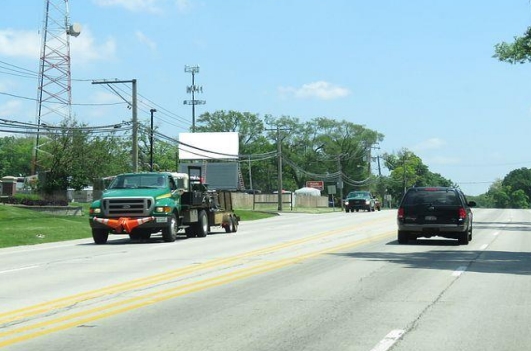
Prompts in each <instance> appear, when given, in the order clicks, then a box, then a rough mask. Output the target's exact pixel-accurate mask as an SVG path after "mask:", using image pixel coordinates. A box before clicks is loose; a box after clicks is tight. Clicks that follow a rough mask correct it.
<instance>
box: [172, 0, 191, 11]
mask: <svg viewBox="0 0 531 351" xmlns="http://www.w3.org/2000/svg"><path fill="white" fill-rule="evenodd" d="M175 5H176V6H177V9H178V10H179V12H181V13H184V12H188V11H189V10H190V9H191V8H192V3H191V2H190V0H175Z"/></svg>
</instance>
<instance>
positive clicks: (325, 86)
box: [278, 81, 350, 100]
mask: <svg viewBox="0 0 531 351" xmlns="http://www.w3.org/2000/svg"><path fill="white" fill-rule="evenodd" d="M278 91H279V93H280V94H281V96H283V97H292V96H293V97H295V98H298V99H312V98H317V99H320V100H333V99H339V98H343V97H345V96H348V95H350V91H349V90H348V89H346V88H343V87H340V86H337V85H334V84H332V83H329V82H325V81H318V82H313V83H309V84H303V86H302V87H300V88H294V87H279V88H278Z"/></svg>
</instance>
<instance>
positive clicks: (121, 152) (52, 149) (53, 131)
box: [38, 118, 131, 195]
mask: <svg viewBox="0 0 531 351" xmlns="http://www.w3.org/2000/svg"><path fill="white" fill-rule="evenodd" d="M124 140H125V138H124V139H122V138H120V137H118V136H115V135H113V134H112V133H111V134H109V135H107V136H101V135H95V130H92V129H91V128H89V127H88V126H87V125H85V124H80V123H79V122H77V121H76V120H75V119H74V118H66V119H64V120H63V121H62V122H61V123H60V125H58V126H54V127H52V126H48V127H46V128H45V129H44V130H43V135H42V138H41V142H40V143H39V144H40V146H39V163H38V170H39V171H40V172H42V173H44V174H45V175H46V178H45V182H44V183H43V184H42V185H41V190H42V191H43V192H44V193H45V194H47V195H52V194H57V193H60V192H63V191H65V190H66V189H68V188H74V189H75V190H79V189H82V188H83V187H86V186H88V185H90V184H92V183H93V181H94V179H96V178H100V177H103V176H108V175H114V174H118V173H121V172H124V171H126V170H130V169H131V164H130V161H129V160H130V159H131V157H130V152H129V151H128V150H130V149H129V148H127V147H125V146H124V145H126V143H125V142H124Z"/></svg>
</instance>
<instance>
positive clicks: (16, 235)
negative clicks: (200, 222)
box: [0, 204, 275, 248]
mask: <svg viewBox="0 0 531 351" xmlns="http://www.w3.org/2000/svg"><path fill="white" fill-rule="evenodd" d="M73 205H75V206H83V215H82V216H61V215H51V214H45V213H40V212H37V211H32V210H29V209H23V208H17V207H13V206H9V205H2V204H0V248H3V247H11V246H22V245H36V244H42V243H50V242H56V241H65V240H74V239H84V238H91V237H92V232H91V230H90V226H89V222H88V216H87V213H88V205H87V206H84V205H85V204H73ZM235 213H236V214H237V215H238V216H240V221H252V220H257V219H262V218H267V217H271V216H274V215H275V214H274V213H266V212H258V211H252V210H235Z"/></svg>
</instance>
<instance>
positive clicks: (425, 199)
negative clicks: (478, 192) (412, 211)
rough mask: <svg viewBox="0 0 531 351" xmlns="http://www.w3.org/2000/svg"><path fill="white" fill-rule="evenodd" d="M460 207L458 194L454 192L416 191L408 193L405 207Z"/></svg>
mask: <svg viewBox="0 0 531 351" xmlns="http://www.w3.org/2000/svg"><path fill="white" fill-rule="evenodd" d="M426 204H432V205H454V206H455V205H459V199H458V197H457V194H456V193H455V191H453V190H446V189H442V190H422V191H419V190H414V191H408V192H407V194H406V196H405V198H404V202H403V205H410V206H411V205H413V206H414V205H426Z"/></svg>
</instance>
